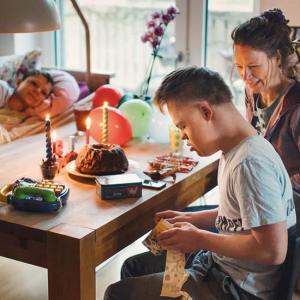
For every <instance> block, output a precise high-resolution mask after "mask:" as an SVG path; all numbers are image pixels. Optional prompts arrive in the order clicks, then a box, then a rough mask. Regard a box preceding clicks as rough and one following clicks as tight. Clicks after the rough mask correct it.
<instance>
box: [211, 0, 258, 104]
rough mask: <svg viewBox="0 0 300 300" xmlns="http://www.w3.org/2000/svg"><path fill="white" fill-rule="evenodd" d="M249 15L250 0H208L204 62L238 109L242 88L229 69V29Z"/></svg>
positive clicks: (231, 65)
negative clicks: (219, 77) (220, 79)
mask: <svg viewBox="0 0 300 300" xmlns="http://www.w3.org/2000/svg"><path fill="white" fill-rule="evenodd" d="M253 15H254V0H208V8H207V41H206V65H207V67H209V68H211V69H213V70H215V71H218V72H219V73H220V74H221V75H222V76H223V78H224V79H225V80H226V82H227V84H228V85H229V86H230V87H231V90H232V92H233V95H234V99H235V104H236V105H237V106H238V108H241V109H242V108H243V107H244V102H243V94H244V87H243V83H242V81H241V80H240V79H239V77H238V74H237V73H236V72H234V70H233V51H232V40H231V32H232V30H233V29H234V28H235V27H236V26H237V25H238V24H240V23H242V22H244V21H246V20H247V19H249V18H251V17H252V16H253Z"/></svg>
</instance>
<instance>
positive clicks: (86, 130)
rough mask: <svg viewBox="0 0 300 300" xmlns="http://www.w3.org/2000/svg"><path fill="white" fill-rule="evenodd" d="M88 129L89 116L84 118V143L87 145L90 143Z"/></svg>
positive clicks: (89, 123) (89, 124) (89, 125)
mask: <svg viewBox="0 0 300 300" xmlns="http://www.w3.org/2000/svg"><path fill="white" fill-rule="evenodd" d="M90 129H91V118H90V117H87V118H86V126H85V137H86V140H85V143H86V144H87V145H88V144H89V143H90Z"/></svg>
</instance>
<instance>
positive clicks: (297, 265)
mask: <svg viewBox="0 0 300 300" xmlns="http://www.w3.org/2000/svg"><path fill="white" fill-rule="evenodd" d="M299 270H300V228H299V227H297V226H294V227H292V228H290V229H289V242H288V252H287V256H286V259H285V262H284V265H283V270H282V271H283V272H282V277H281V280H280V283H279V293H278V298H277V300H292V298H293V293H294V289H295V283H296V280H297V275H298V273H299Z"/></svg>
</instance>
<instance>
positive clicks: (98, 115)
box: [89, 107, 132, 146]
mask: <svg viewBox="0 0 300 300" xmlns="http://www.w3.org/2000/svg"><path fill="white" fill-rule="evenodd" d="M89 117H90V118H91V129H90V134H91V136H92V138H93V139H94V140H96V141H97V142H98V143H101V142H102V129H101V125H100V124H101V123H102V107H98V108H94V109H93V110H92V111H91V112H90V114H89ZM131 138H132V128H131V125H130V123H129V121H128V119H127V118H126V117H125V116H124V115H123V114H122V113H121V112H120V111H119V110H118V109H116V108H114V107H108V143H109V144H118V145H120V146H123V145H126V144H127V143H128V142H129V141H130V140H131Z"/></svg>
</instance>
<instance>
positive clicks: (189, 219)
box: [105, 67, 296, 300]
mask: <svg viewBox="0 0 300 300" xmlns="http://www.w3.org/2000/svg"><path fill="white" fill-rule="evenodd" d="M155 102H156V104H157V105H158V106H159V107H160V108H161V109H162V107H163V106H164V105H167V107H168V110H169V113H170V115H171V117H172V120H173V122H174V124H175V125H176V126H177V127H178V128H179V129H180V130H181V132H182V138H183V139H185V140H187V144H188V145H189V146H190V147H191V150H193V151H196V152H197V153H198V154H199V155H200V156H207V155H211V154H213V153H215V152H216V151H219V150H221V151H222V156H221V158H220V163H219V171H218V184H219V189H220V203H219V207H218V208H217V209H214V210H210V211H202V212H196V213H183V212H175V211H164V212H160V213H157V214H156V221H158V220H159V219H161V218H164V219H167V221H169V222H170V223H172V224H173V228H171V229H169V230H166V231H164V232H162V233H160V234H159V235H158V236H157V239H158V242H159V244H160V246H161V247H162V248H164V249H166V250H176V251H180V252H183V253H186V254H188V253H192V254H190V255H187V263H186V269H187V271H188V273H189V277H188V279H187V281H186V282H185V283H184V284H183V286H182V290H183V291H185V292H187V293H188V294H189V295H190V296H191V297H192V299H193V300H197V299H201V300H205V299H207V300H208V299H210V300H212V299H220V300H221V299H222V300H226V299H274V297H275V295H276V285H277V283H278V280H279V279H280V265H281V264H282V263H283V262H284V259H285V256H286V251H287V241H288V232H287V229H288V228H289V227H291V226H293V225H294V224H295V222H296V216H295V209H294V204H293V200H292V188H291V183H290V180H289V176H288V174H287V172H286V170H285V168H284V166H283V163H282V161H281V160H280V158H279V156H278V154H277V153H276V152H275V150H274V149H273V147H272V146H271V144H269V142H267V141H266V140H265V139H264V138H263V137H261V136H258V135H257V134H256V131H255V130H254V129H253V127H252V126H251V125H250V124H248V123H247V121H246V120H244V119H243V117H242V116H241V115H240V113H239V112H238V111H237V109H236V108H235V106H234V105H233V103H232V95H231V92H230V90H229V88H228V87H227V86H226V84H225V83H224V81H223V79H222V78H221V77H220V76H219V74H218V73H216V72H212V71H210V70H208V69H205V68H197V67H189V68H184V69H179V70H176V71H174V72H172V73H171V74H169V75H168V76H167V77H166V78H165V79H164V81H163V82H162V84H161V86H160V88H159V89H158V91H157V92H156V95H155ZM214 226H216V227H217V229H218V230H219V233H218V234H216V233H212V232H209V231H207V230H210V229H212V228H213V227H214ZM201 249H205V250H207V251H200V250H201ZM199 251H200V252H199ZM164 262H165V257H164V256H163V257H156V256H153V255H152V254H150V253H143V254H140V255H137V256H134V257H132V258H129V259H128V260H127V261H126V262H125V263H124V265H123V267H122V274H121V275H122V280H121V281H119V282H117V283H115V284H113V285H111V286H110V287H109V288H108V289H107V291H106V294H105V299H122V300H125V299H135V300H136V299H144V300H147V299H149V300H154V299H171V298H166V297H161V296H160V292H161V287H162V281H163V273H162V272H163V271H164Z"/></svg>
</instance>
